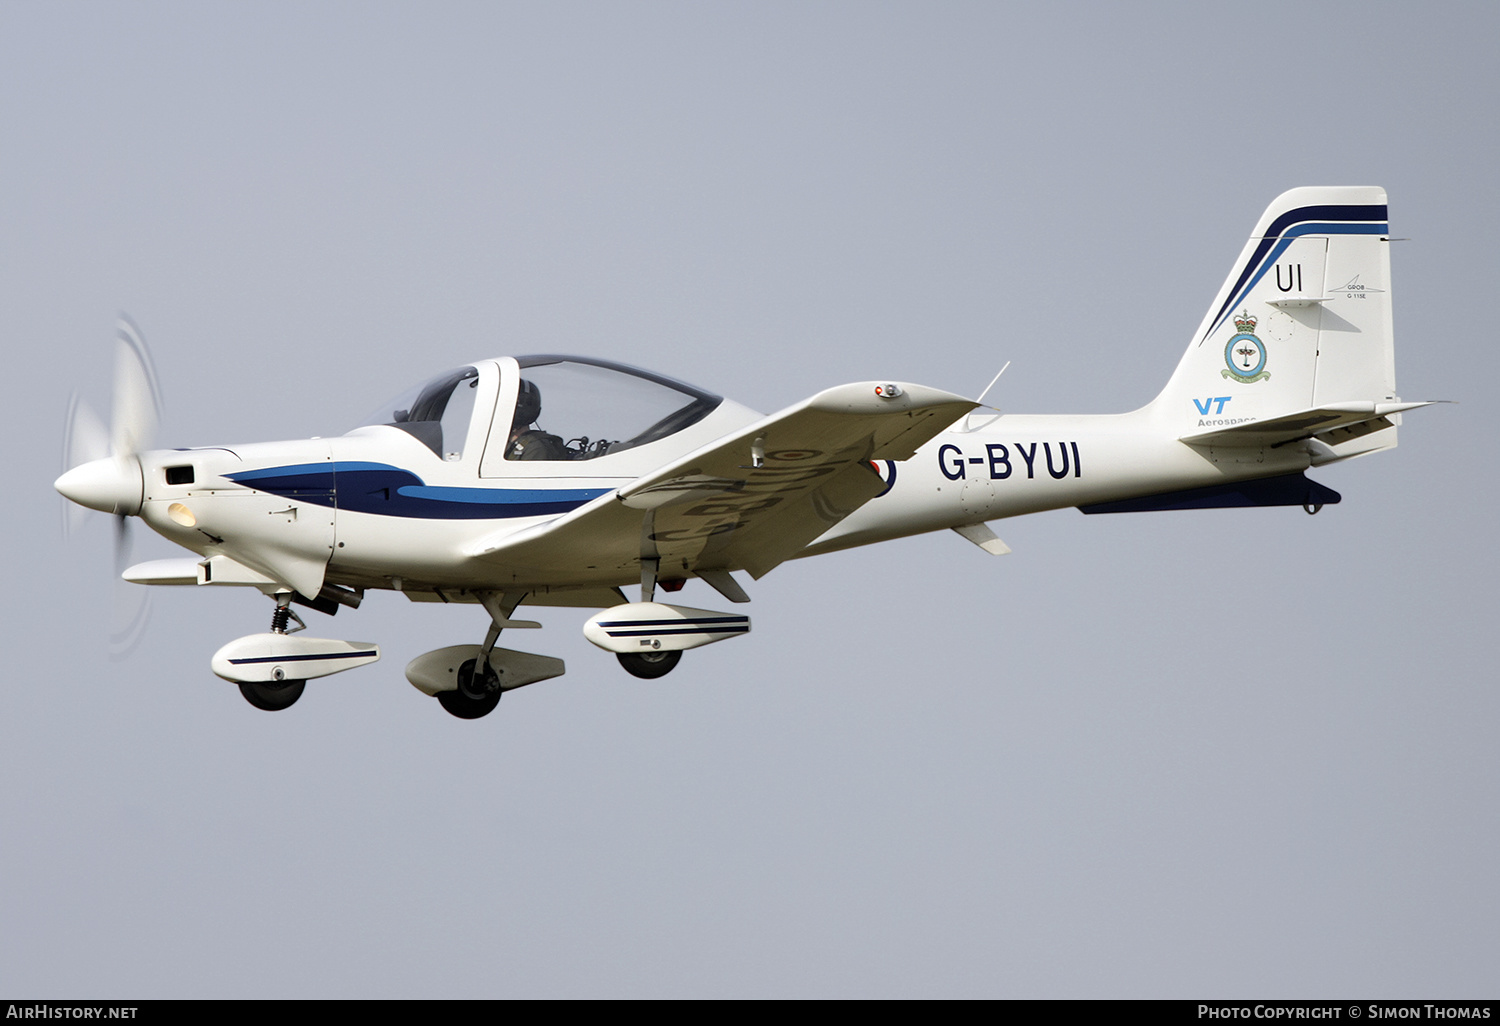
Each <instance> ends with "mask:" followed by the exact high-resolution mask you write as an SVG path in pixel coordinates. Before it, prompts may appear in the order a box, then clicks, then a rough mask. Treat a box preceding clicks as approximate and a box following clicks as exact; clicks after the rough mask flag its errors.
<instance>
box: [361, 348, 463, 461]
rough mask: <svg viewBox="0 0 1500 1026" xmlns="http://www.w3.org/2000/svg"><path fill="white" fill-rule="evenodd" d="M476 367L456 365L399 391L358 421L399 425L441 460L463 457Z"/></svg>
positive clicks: (366, 424)
mask: <svg viewBox="0 0 1500 1026" xmlns="http://www.w3.org/2000/svg"><path fill="white" fill-rule="evenodd" d="M478 387H479V370H478V368H476V367H460V368H458V369H457V370H451V371H448V372H447V373H446V374H440V375H438V376H437V377H435V378H433V379H432V380H431V381H429V382H427V383H426V384H425V385H418V386H416V387H415V388H409V389H407V390H406V391H405V392H402V393H401V394H400V395H399V396H397V397H396V398H395V399H393V400H391V401H390V402H388V403H383V404H382V405H381V406H380V407H379V408H378V409H377V410H376V411H375V412H374V413H372V414H370V415H369V416H368V417H366V418H365V419H364V420H362V421H360V423H359V426H360V427H367V426H369V425H372V424H385V425H388V426H390V427H394V428H400V429H401V430H402V431H405V432H407V433H408V434H410V435H411V436H412V437H413V438H416V439H417V440H418V441H419V442H421V443H422V444H423V445H425V446H427V448H429V449H431V450H432V451H433V452H434V453H436V454H437V455H438V456H441V457H442V458H443V459H445V460H459V459H462V458H463V454H464V442H465V441H466V440H467V438H468V435H469V419H470V417H471V416H472V415H473V413H474V394H475V391H476V389H477V388H478Z"/></svg>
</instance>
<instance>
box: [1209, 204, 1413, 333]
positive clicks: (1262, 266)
mask: <svg viewBox="0 0 1500 1026" xmlns="http://www.w3.org/2000/svg"><path fill="white" fill-rule="evenodd" d="M1387 209H1388V208H1387V207H1386V206H1385V205H1384V204H1375V203H1371V204H1329V205H1325V206H1313V207H1298V208H1296V209H1295V210H1289V211H1287V212H1286V213H1285V214H1282V215H1281V216H1280V217H1278V218H1277V219H1276V220H1275V221H1273V222H1272V223H1271V225H1270V227H1268V228H1267V229H1266V232H1265V234H1264V235H1262V236H1261V240H1260V245H1258V246H1256V247H1255V252H1253V253H1251V254H1250V259H1249V260H1247V261H1246V262H1245V266H1244V267H1243V268H1242V269H1241V270H1240V276H1239V278H1238V279H1237V280H1236V281H1235V283H1234V288H1232V289H1230V290H1229V295H1228V296H1227V297H1225V299H1224V304H1223V305H1222V306H1220V307H1219V310H1218V313H1217V314H1216V315H1215V317H1214V321H1213V324H1211V325H1210V326H1209V329H1208V331H1206V332H1204V334H1203V338H1201V339H1199V340H1198V344H1199V345H1202V344H1203V339H1206V338H1208V336H1209V335H1211V334H1213V332H1214V330H1215V329H1216V328H1218V326H1219V325H1221V324H1223V323H1224V321H1225V319H1226V318H1227V317H1228V316H1229V314H1230V312H1231V311H1232V310H1233V308H1234V307H1235V305H1236V304H1238V303H1239V301H1240V300H1241V299H1242V298H1244V296H1245V294H1246V293H1247V292H1249V291H1250V290H1251V289H1252V288H1254V287H1255V283H1256V282H1258V281H1260V279H1261V278H1263V277H1264V276H1265V273H1266V271H1267V270H1269V269H1270V267H1271V265H1273V264H1274V263H1275V262H1276V258H1277V257H1279V256H1280V255H1281V254H1282V253H1283V252H1285V251H1286V248H1287V246H1289V245H1290V244H1291V239H1293V238H1296V237H1298V236H1302V235H1308V234H1311V233H1313V232H1314V231H1316V232H1319V233H1326V234H1328V235H1384V234H1386V233H1387V232H1389V231H1390V230H1391V229H1390V224H1389V223H1388V215H1387V213H1386V211H1387ZM1361 221H1363V222H1367V223H1364V224H1361V223H1359V222H1361ZM1299 222H1321V223H1317V224H1299ZM1369 222H1373V223H1369ZM1293 225H1297V227H1295V228H1294V227H1292V226H1293ZM1273 247H1274V248H1275V252H1274V253H1271V254H1270V255H1269V256H1267V251H1268V250H1271V249H1272V248H1273Z"/></svg>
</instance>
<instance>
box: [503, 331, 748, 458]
mask: <svg viewBox="0 0 1500 1026" xmlns="http://www.w3.org/2000/svg"><path fill="white" fill-rule="evenodd" d="M516 362H517V363H519V364H520V366H521V382H520V386H519V388H518V390H517V392H518V394H517V399H516V407H515V411H514V415H513V416H512V418H511V423H510V436H509V439H508V441H507V444H506V448H505V458H506V459H508V460H590V459H595V458H597V457H599V456H605V455H608V454H609V453H614V452H620V451H622V450H624V449H631V448H634V447H635V446H638V445H645V444H646V443H647V442H654V441H656V440H657V439H659V438H665V437H667V436H668V435H671V434H674V433H676V432H678V431H681V430H682V429H683V428H686V427H688V426H689V425H691V424H696V423H697V422H698V421H700V420H702V419H703V418H704V417H706V416H708V415H709V414H710V413H711V412H713V410H714V409H715V408H716V407H718V405H719V404H720V403H722V402H723V401H724V400H723V398H721V397H720V396H717V395H714V394H712V393H710V392H705V391H703V390H702V389H698V388H694V387H693V386H692V385H688V384H684V383H683V382H681V381H674V380H673V379H671V378H667V377H663V376H661V375H658V374H652V373H650V372H649V371H643V370H639V369H637V368H635V367H627V366H625V365H624V364H619V363H611V362H609V361H606V360H594V359H590V358H588V357H581V356H523V357H519V358H517V361H516ZM497 419H498V418H497Z"/></svg>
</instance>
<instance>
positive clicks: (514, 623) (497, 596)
mask: <svg viewBox="0 0 1500 1026" xmlns="http://www.w3.org/2000/svg"><path fill="white" fill-rule="evenodd" d="M476 595H477V596H478V598H479V601H480V602H481V603H483V604H484V608H485V610H486V612H488V613H489V614H490V619H491V621H492V623H491V624H490V629H489V630H488V631H487V632H485V635H484V644H483V645H481V646H480V647H479V655H478V656H477V657H476V658H474V659H470V660H468V661H466V662H465V663H464V664H463V665H462V666H460V667H459V668H458V687H457V688H454V689H453V690H452V691H439V692H438V693H437V700H438V704H440V705H441V706H442V707H443V708H444V709H446V710H447V711H448V712H450V713H452V714H453V715H454V716H457V717H458V718H459V719H461V720H477V719H479V718H480V717H481V716H488V715H489V714H490V713H492V712H494V710H495V706H497V705H499V704H500V696H501V695H502V694H504V692H503V691H502V690H501V689H500V676H499V674H497V673H496V672H495V670H494V667H492V666H491V665H490V653H491V652H492V651H494V649H495V642H497V641H499V640H500V632H501V631H502V630H504V629H505V628H506V627H540V626H541V625H540V624H537V623H532V622H530V621H525V620H512V619H511V618H510V614H511V613H514V612H515V611H516V607H517V606H519V605H520V604H521V600H522V599H523V598H525V597H526V593H525V592H524V591H520V592H513V591H507V592H494V591H481V592H477V593H476Z"/></svg>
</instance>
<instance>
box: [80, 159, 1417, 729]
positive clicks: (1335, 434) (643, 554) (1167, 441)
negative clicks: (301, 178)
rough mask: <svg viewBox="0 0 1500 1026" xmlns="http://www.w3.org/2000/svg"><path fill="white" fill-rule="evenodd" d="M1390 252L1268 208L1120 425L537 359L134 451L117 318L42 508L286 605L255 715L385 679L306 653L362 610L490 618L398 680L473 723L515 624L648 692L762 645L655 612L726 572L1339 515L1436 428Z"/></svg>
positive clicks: (145, 368) (1361, 212)
mask: <svg viewBox="0 0 1500 1026" xmlns="http://www.w3.org/2000/svg"><path fill="white" fill-rule="evenodd" d="M1388 233H1389V229H1388V225H1387V220H1386V195H1385V192H1384V191H1383V190H1382V189H1378V188H1370V187H1351V188H1303V189H1293V190H1292V191H1290V192H1287V193H1284V194H1283V195H1281V196H1280V197H1278V198H1277V199H1276V201H1275V202H1273V203H1272V204H1271V205H1270V207H1269V208H1267V210H1266V212H1265V213H1264V214H1263V215H1262V216H1261V219H1260V221H1259V222H1258V223H1257V224H1256V226H1255V230H1254V232H1253V233H1252V234H1251V237H1250V240H1249V241H1248V242H1247V243H1246V244H1245V247H1244V250H1243V251H1242V253H1241V254H1240V258H1239V259H1238V260H1237V261H1236V262H1235V264H1234V266H1233V268H1232V270H1231V271H1230V274H1229V277H1228V279H1227V280H1226V281H1225V282H1224V286H1223V288H1221V289H1220V290H1219V294H1218V295H1217V296H1216V297H1215V298H1214V301H1213V304H1212V305H1211V306H1210V307H1209V309H1208V313H1207V314H1206V315H1205V317H1204V319H1203V323H1202V325H1201V326H1200V327H1199V328H1198V330H1197V331H1196V332H1194V334H1193V336H1192V338H1191V340H1190V342H1189V345H1188V348H1187V352H1186V353H1185V354H1184V355H1183V357H1182V359H1181V361H1180V362H1179V363H1178V365H1177V369H1176V371H1175V372H1174V373H1173V374H1172V377H1171V378H1170V379H1169V380H1168V382H1167V385H1166V387H1165V388H1164V389H1163V390H1162V392H1161V394H1160V395H1158V396H1157V397H1156V398H1155V399H1154V400H1152V401H1151V402H1150V403H1148V404H1147V405H1146V406H1144V407H1142V408H1140V409H1138V410H1136V411H1135V412H1133V413H1125V414H1118V415H1110V416H1016V415H1011V414H1003V413H1001V412H1000V411H998V410H996V409H994V408H992V407H984V406H982V405H981V403H980V402H978V401H974V400H969V399H966V398H964V397H962V396H958V395H953V394H950V393H948V392H942V391H939V390H937V389H933V388H927V387H924V386H921V385H914V384H907V383H896V382H885V381H869V382H861V383H857V384H849V385H841V386H839V387H837V388H831V389H828V390H827V391H824V392H820V393H818V394H817V395H815V396H813V397H812V398H810V399H806V400H804V401H802V402H800V403H798V404H796V405H794V406H790V407H788V408H787V409H785V410H782V411H781V412H780V413H776V414H773V415H771V416H769V417H766V416H762V415H761V414H759V413H756V412H754V411H753V410H750V409H747V408H745V407H744V406H741V405H739V404H737V403H735V402H732V401H730V400H728V399H724V398H721V397H719V396H717V395H714V394H712V393H710V392H706V391H704V390H703V389H700V388H695V387H693V386H691V385H687V384H684V383H682V382H680V381H675V380H673V379H671V378H667V377H662V376H660V375H657V374H652V373H649V372H647V371H643V370H637V369H635V368H633V367H627V366H624V365H621V364H616V363H611V362H608V361H605V360H596V359H587V358H582V357H569V356H523V357H515V358H513V357H501V358H499V359H492V360H480V361H478V362H476V363H473V364H470V365H468V366H464V367H460V368H458V369H457V370H453V371H449V372H448V373H445V374H442V375H440V376H439V377H436V378H434V379H432V380H431V381H429V382H426V383H425V384H422V385H419V386H418V387H416V388H413V389H411V390H410V391H409V392H407V393H405V394H403V395H402V396H400V397H398V398H397V399H395V400H393V401H391V402H389V403H386V404H385V405H383V406H381V407H380V408H379V409H378V410H377V411H376V412H375V413H374V414H373V415H371V416H370V417H369V418H368V419H367V420H366V422H365V423H364V424H363V425H362V426H360V427H357V428H355V429H354V430H353V431H351V432H349V433H348V434H346V435H344V436H342V437H339V438H314V439H307V440H303V441H289V442H264V443H255V444H250V445H227V446H206V447H202V448H195V449H172V450H149V449H147V447H146V440H147V438H148V437H149V435H150V434H151V432H152V430H153V429H154V427H155V424H156V420H157V411H158V409H159V404H158V402H157V399H156V386H155V380H154V375H153V373H152V371H151V365H150V360H149V357H148V356H147V354H146V350H145V348H144V345H143V344H142V342H141V340H140V336H139V334H138V333H137V332H136V331H135V329H134V328H132V327H131V326H130V325H128V324H124V323H122V325H121V330H120V332H119V340H118V345H117V354H118V356H117V362H116V372H115V396H114V409H113V423H112V425H111V427H110V429H109V431H108V432H107V434H108V442H109V445H108V455H103V453H102V450H103V449H104V445H103V438H102V436H103V434H104V432H103V430H102V428H101V429H94V430H92V431H91V430H90V428H89V423H90V420H89V417H88V415H87V414H79V415H78V416H77V417H75V420H74V423H73V424H72V425H70V437H72V438H74V440H75V441H74V443H73V444H74V445H75V446H76V445H77V444H81V443H78V441H77V440H78V439H80V438H86V436H89V435H91V434H92V435H94V436H97V437H99V438H100V441H99V442H97V443H95V445H94V449H95V453H96V454H98V455H99V458H96V459H91V460H87V461H84V462H81V463H80V464H79V465H77V466H74V467H73V469H71V470H69V471H68V472H67V473H65V474H63V476H62V477H60V478H58V480H57V483H56V487H57V490H58V491H59V492H61V493H62V494H63V495H64V496H66V497H67V498H69V499H71V500H72V501H73V502H76V503H79V504H80V505H83V506H87V507H90V508H92V509H96V510H103V511H105V512H109V513H114V514H116V515H117V516H119V517H120V518H122V519H121V523H123V522H124V520H123V518H125V517H130V516H138V517H140V518H141V519H142V520H144V521H145V522H146V523H147V524H148V525H150V527H151V528H152V529H153V530H155V531H156V532H157V533H159V534H161V535H162V536H164V537H166V538H168V539H170V540H171V541H173V542H175V543H177V544H178V545H181V546H182V547H183V548H185V549H188V550H190V551H191V552H192V553H194V555H193V556H192V557H187V558H182V559H170V560H156V561H152V562H149V563H143V564H140V565H137V566H133V567H131V568H130V569H128V570H126V571H125V573H124V577H125V579H126V580H129V581H133V582H136V583H139V584H153V585H197V586H208V587H218V586H230V587H252V588H257V589H259V590H260V591H261V592H263V593H264V594H266V595H267V596H269V597H270V598H271V599H273V600H274V602H275V611H274V613H273V614H272V618H271V629H270V630H269V631H268V632H265V633H261V634H251V635H249V636H247V637H243V638H239V639H238V640H236V641H232V642H230V643H229V644H227V645H225V646H224V647H223V648H222V649H220V650H219V651H218V653H217V654H216V655H215V656H214V658H213V662H212V668H213V672H214V673H216V674H218V675H219V676H220V677H223V678H225V679H226V680H229V681H233V682H235V683H237V684H239V686H240V690H241V692H242V693H243V694H244V697H245V698H246V699H247V700H248V701H249V702H250V703H251V704H252V705H254V706H256V707H257V708H260V709H268V710H275V709H284V708H286V707H288V706H290V705H291V704H292V703H293V702H295V701H296V700H297V698H298V697H299V696H300V695H301V694H302V690H303V687H304V684H305V682H306V681H307V680H309V679H312V678H315V677H322V676H326V675H328V674H331V673H338V672H341V671H344V670H348V669H352V668H354V667H356V666H361V665H364V664H365V663H370V662H374V661H375V660H377V659H378V658H379V657H380V650H379V648H378V647H377V646H376V645H374V644H366V643H363V642H349V641H339V640H333V639H324V638H309V637H305V636H302V635H299V634H298V633H296V632H297V631H298V630H299V629H301V628H302V627H303V626H304V625H303V623H302V620H301V618H300V617H299V616H298V615H297V614H296V612H295V611H294V610H293V609H292V606H291V604H292V603H297V604H300V605H303V606H310V607H312V608H313V609H316V610H319V611H322V612H324V613H330V614H331V613H334V612H337V610H338V608H339V607H340V606H350V607H358V605H359V604H360V601H361V599H362V598H363V596H364V595H365V593H366V592H367V591H369V590H371V589H387V590H394V591H399V592H402V593H404V594H405V595H406V596H407V598H409V599H411V600H412V601H416V602H470V603H478V604H479V605H481V606H483V608H484V609H485V611H486V612H487V613H488V614H489V616H490V619H491V623H490V626H489V629H488V632H487V633H486V635H485V638H484V641H483V643H482V644H477V645H476V644H468V645H454V646H450V647H447V648H441V649H438V650H436V651H434V652H428V653H426V654H425V655H422V656H419V657H417V658H416V659H414V660H413V661H412V662H411V663H410V665H408V666H407V668H406V676H407V678H408V679H409V680H410V681H411V683H412V684H413V685H415V686H416V687H417V688H418V689H419V690H421V691H423V692H425V693H426V694H428V695H431V696H435V697H436V698H437V699H438V701H439V702H440V703H441V704H442V706H443V708H444V709H446V710H447V711H448V712H450V713H452V714H453V715H455V716H459V717H462V718H466V719H473V718H477V717H480V716H483V715H485V714H487V713H488V712H490V711H491V710H492V709H494V708H495V705H496V704H497V703H498V702H499V699H500V696H501V695H502V694H503V693H504V692H505V691H508V690H512V689H514V688H518V687H521V686H523V685H526V684H531V683H534V682H536V681H540V680H546V679H548V678H551V677H556V676H559V675H560V674H562V673H563V670H564V667H563V662H562V660H560V659H554V658H550V657H547V656H543V655H535V654H530V653H525V652H518V651H513V650H510V649H504V648H499V647H497V644H496V643H497V640H498V638H499V636H500V633H501V632H502V631H504V630H510V629H516V628H535V627H539V626H540V624H537V623H535V622H532V621H527V620H518V619H513V618H512V617H513V616H514V614H515V612H516V609H517V608H518V607H519V606H520V605H522V603H530V604H532V605H538V606H581V607H588V608H594V609H600V610H602V611H601V612H598V613H596V614H594V615H593V616H592V617H590V618H589V620H588V621H587V623H586V624H585V626H584V635H585V636H586V637H587V638H588V640H589V641H591V642H593V643H594V644H595V645H597V646H599V647H600V648H603V649H606V650H608V651H610V652H613V653H615V654H616V656H617V657H618V659H619V661H620V663H621V664H622V665H623V666H624V668H625V669H626V670H628V671H629V672H630V673H632V674H635V675H636V676H638V677H648V678H649V677H659V676H661V675H663V674H665V673H667V672H669V671H670V670H671V669H672V668H673V667H674V666H675V665H676V664H677V661H678V659H679V658H680V657H681V654H682V652H683V651H685V650H687V649H690V648H696V647H698V646H700V645H707V644H710V643H713V642H718V641H723V640H725V639H728V638H733V637H737V636H739V635H742V634H745V633H748V632H749V630H750V619H749V617H747V616H744V615H741V614H736V613H721V612H714V611H711V610H705V609H696V608H690V607H687V606H679V605H673V604H670V603H664V602H658V601H656V599H657V592H658V591H664V592H675V591H677V590H678V589H679V588H680V587H681V586H682V585H683V583H684V582H685V581H686V580H688V579H689V578H694V577H696V578H698V579H700V580H702V581H704V582H705V583H707V584H708V585H709V586H710V587H712V588H713V589H714V590H715V591H717V592H718V593H719V594H720V595H722V596H723V597H724V598H725V599H727V600H728V601H729V602H731V603H742V602H747V601H749V596H748V595H747V594H746V593H745V590H744V588H743V587H742V585H741V583H740V581H739V580H737V579H736V578H735V577H734V573H735V572H736V571H745V572H748V574H749V575H750V577H752V578H756V579H759V578H760V577H762V576H764V575H765V574H767V573H769V572H770V571H771V570H772V569H774V568H775V567H776V566H777V565H778V564H780V563H781V562H782V561H783V560H787V559H792V558H796V557H801V556H811V555H816V554H818V553H823V552H831V551H834V550H836V549H843V548H849V547H851V546H855V545H866V544H869V543H871V542H878V541H885V540H887V539H891V538H900V537H903V536H906V535H913V534H918V533H921V532H925V531H937V530H944V529H952V530H954V531H956V532H958V533H959V534H960V535H962V536H963V537H964V538H966V539H968V540H969V541H971V542H973V543H974V544H976V545H978V546H979V547H980V548H982V549H984V550H985V551H987V552H990V553H994V554H997V555H998V554H1001V553H1004V552H1007V551H1009V550H1008V549H1007V548H1006V546H1005V544H1004V543H1003V542H1001V541H1000V540H999V539H998V538H997V537H996V536H995V535H994V533H993V532H992V531H991V530H990V529H989V527H987V526H986V521H990V520H997V519H1001V518H1004V517H1011V516H1017V515H1019V514H1022V513H1034V512H1037V511H1040V510H1049V509H1058V508H1062V507H1067V506H1076V507H1079V508H1080V509H1082V510H1083V511H1084V512H1085V513H1110V512H1126V511H1139V510H1168V509H1194V508H1205V507H1230V506H1302V507H1304V508H1305V509H1306V510H1307V511H1308V512H1316V511H1317V510H1318V509H1319V508H1321V507H1322V506H1323V505H1324V504H1325V503H1332V502H1338V501H1339V496H1338V494H1337V493H1336V492H1333V491H1332V490H1330V489H1328V488H1326V487H1324V486H1323V485H1320V484H1317V483H1315V482H1313V481H1310V480H1308V479H1307V478H1306V477H1305V476H1304V475H1303V472H1304V471H1305V470H1307V469H1308V468H1309V467H1320V466H1323V465H1325V464H1329V463H1334V462H1337V461H1339V460H1345V459H1350V458H1351V457H1354V456H1362V455H1365V454H1367V453H1372V452H1376V451H1379V450H1381V449H1390V448H1393V447H1394V446H1395V445H1396V431H1397V427H1398V425H1399V423H1400V414H1401V413H1402V412H1403V411H1405V410H1410V409H1415V408H1417V407H1419V406H1425V405H1428V404H1427V403H1422V402H1402V401H1401V400H1400V399H1399V398H1398V397H1397V395H1396V378H1395V361H1394V355H1393V354H1394V349H1393V343H1392V331H1391V292H1390V289H1391V278H1390V259H1389V252H1388V249H1389V246H1388V243H1389V238H1388ZM991 385H992V386H993V382H992V383H991ZM987 391H988V389H986V392H987ZM983 398H984V396H983V395H981V396H980V399H983ZM636 584H639V586H640V593H639V601H636V602H629V601H626V596H625V595H624V593H623V592H622V591H621V588H622V587H624V586H627V585H629V586H632V587H633V586H634V585H636Z"/></svg>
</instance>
